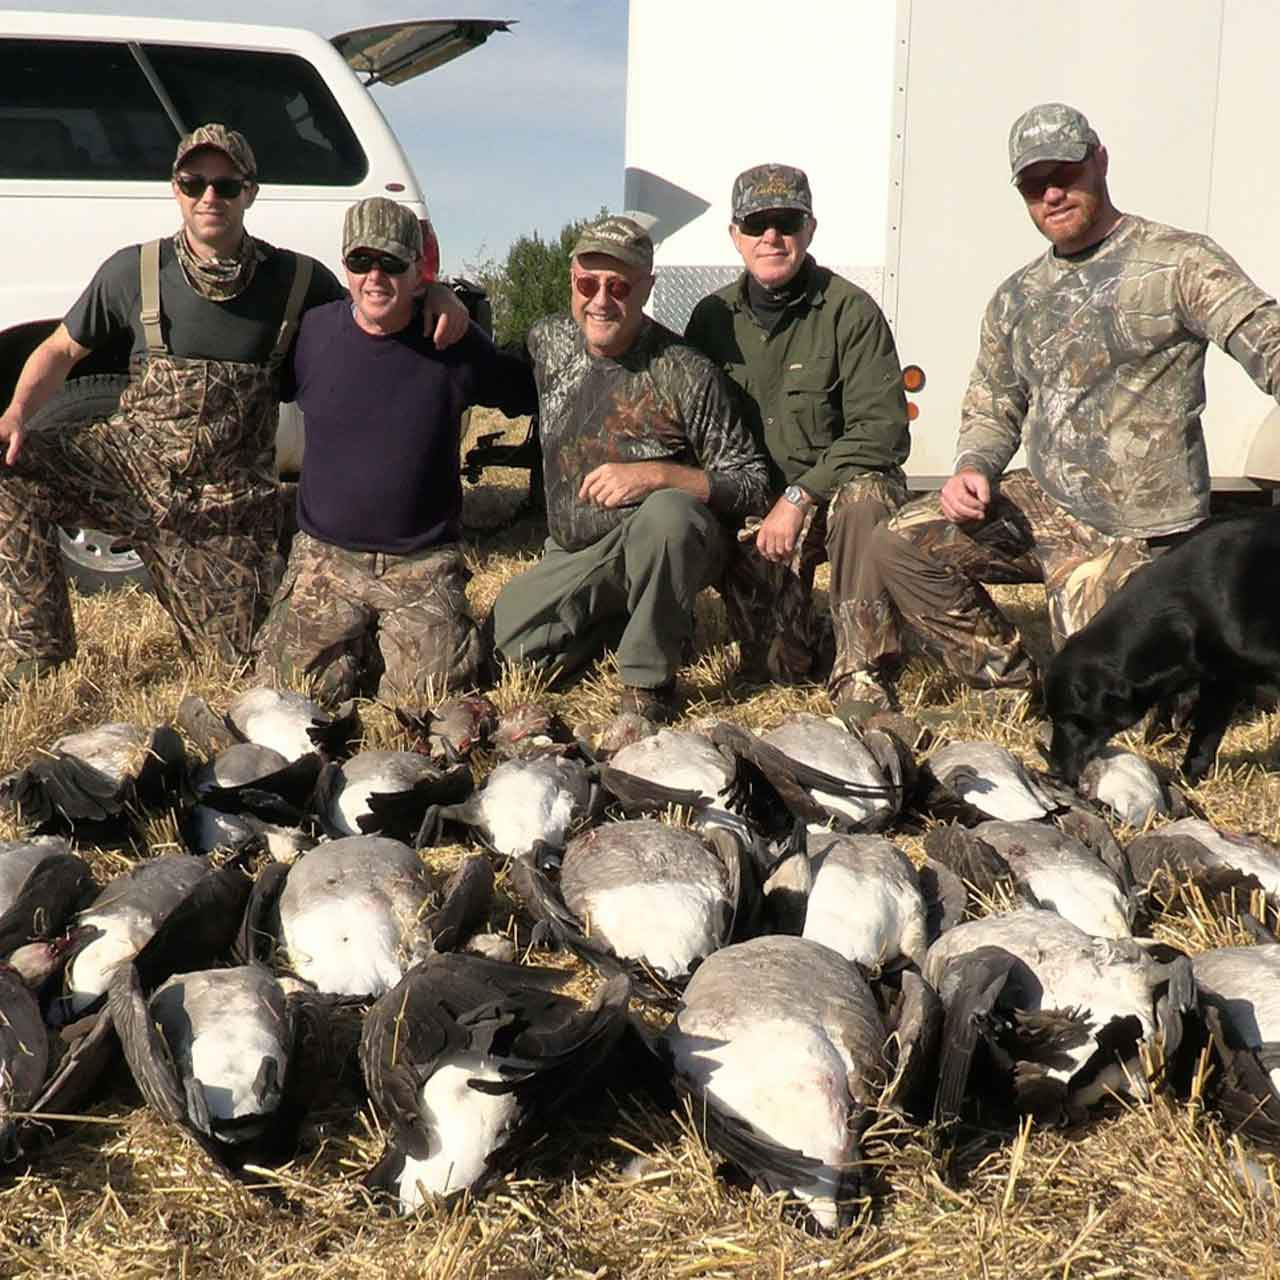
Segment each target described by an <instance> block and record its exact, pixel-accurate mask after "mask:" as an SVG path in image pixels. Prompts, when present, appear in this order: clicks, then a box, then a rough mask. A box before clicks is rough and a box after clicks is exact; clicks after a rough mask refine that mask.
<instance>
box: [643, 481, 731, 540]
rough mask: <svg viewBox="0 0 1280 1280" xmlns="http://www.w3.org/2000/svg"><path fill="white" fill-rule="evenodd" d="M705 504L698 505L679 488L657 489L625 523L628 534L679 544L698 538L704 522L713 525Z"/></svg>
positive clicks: (695, 499)
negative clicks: (691, 538)
mask: <svg viewBox="0 0 1280 1280" xmlns="http://www.w3.org/2000/svg"><path fill="white" fill-rule="evenodd" d="M714 521H715V517H714V516H713V515H712V514H711V511H710V509H709V508H708V507H707V505H706V503H704V502H699V501H698V499H697V498H695V497H694V496H693V495H692V494H688V493H685V492H684V490H683V489H659V490H657V492H655V493H651V494H650V495H649V496H648V497H647V498H646V499H645V500H644V501H643V502H642V503H641V504H640V505H639V506H638V507H637V508H636V511H635V514H634V515H633V516H632V517H631V519H630V521H629V522H628V532H629V533H643V534H644V535H645V536H646V537H650V538H654V539H665V540H666V541H668V542H679V541H682V540H685V539H687V538H689V537H690V536H691V535H700V534H701V532H702V531H703V530H704V529H705V528H706V527H707V525H708V522H712V523H714Z"/></svg>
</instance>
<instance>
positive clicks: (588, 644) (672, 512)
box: [493, 489, 732, 689]
mask: <svg viewBox="0 0 1280 1280" xmlns="http://www.w3.org/2000/svg"><path fill="white" fill-rule="evenodd" d="M731 542H732V535H731V534H730V533H729V531H728V530H727V529H726V528H725V527H724V525H722V524H721V523H720V521H719V520H718V519H717V518H716V516H715V514H714V513H713V512H712V511H711V510H710V509H709V508H708V507H707V506H706V505H705V504H703V503H701V502H699V501H698V500H697V499H696V498H693V497H690V496H689V495H688V494H687V493H683V492H682V491H680V490H679V489H660V490H659V491H658V492H657V493H651V494H650V495H649V496H648V497H647V498H646V499H645V500H644V501H643V502H642V503H641V504H640V505H639V506H638V507H637V508H636V509H635V511H634V512H633V513H632V514H631V515H630V516H628V517H627V518H626V519H625V520H624V521H623V522H622V524H620V525H619V526H618V527H617V528H616V529H613V530H612V531H611V532H609V533H607V534H606V535H605V536H604V537H603V538H601V539H600V540H599V541H598V542H595V543H593V544H592V545H591V546H589V547H584V548H583V549H582V550H581V551H565V550H564V549H563V548H562V547H559V546H557V545H556V543H554V542H552V541H551V539H550V538H548V539H547V543H546V549H545V554H544V555H543V557H542V560H541V561H540V562H539V563H538V564H537V565H535V566H534V567H533V568H532V569H530V570H529V571H528V572H527V573H522V574H521V575H520V576H519V577H517V578H513V579H512V580H511V581H510V582H509V583H507V585H506V586H505V587H503V589H502V591H501V592H500V593H499V595H498V598H497V599H496V600H495V601H494V603H493V640H494V648H495V650H496V653H497V656H498V657H499V658H500V659H504V660H506V661H508V662H520V661H523V662H533V663H539V664H547V665H550V666H553V667H554V668H555V670H556V672H557V674H558V676H560V677H568V676H572V675H574V674H576V673H577V672H579V671H581V670H582V669H583V668H584V667H585V666H587V664H588V663H590V662H592V661H593V660H594V659H596V658H598V657H599V656H600V654H601V653H602V652H603V651H604V650H605V649H608V648H613V649H616V651H617V655H618V668H619V670H620V672H621V674H622V681H623V683H624V684H626V685H629V686H632V687H634V688H640V689H652V688H656V687H657V686H658V685H661V684H665V683H666V682H667V681H668V680H670V679H671V678H672V677H673V676H674V675H675V673H676V669H677V668H678V667H679V666H680V663H681V661H682V660H683V655H684V650H685V646H686V645H687V643H688V642H689V640H690V638H691V637H692V635H693V602H694V600H695V599H696V598H697V595H698V592H699V591H701V590H702V588H703V587H706V586H710V585H711V584H712V583H714V582H717V581H719V579H720V576H721V575H722V574H723V572H724V568H725V565H726V563H727V561H728V558H729V550H730V546H731Z"/></svg>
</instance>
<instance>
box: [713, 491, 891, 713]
mask: <svg viewBox="0 0 1280 1280" xmlns="http://www.w3.org/2000/svg"><path fill="white" fill-rule="evenodd" d="M906 499H907V486H906V480H905V478H904V477H903V475H902V473H901V472H900V471H894V472H888V473H885V474H879V473H877V474H868V475H862V476H856V477H855V478H854V479H852V480H849V481H847V482H846V483H845V484H842V485H841V486H840V488H839V489H837V490H836V492H835V493H834V495H832V498H831V501H830V503H829V504H827V505H825V506H823V505H819V506H816V507H810V508H809V510H808V511H807V513H806V515H805V522H804V525H803V527H802V528H801V530H800V536H799V537H798V538H797V539H796V549H795V551H794V552H792V555H791V559H790V560H789V561H788V562H787V563H786V564H775V563H773V562H772V561H769V560H766V559H765V558H764V557H763V556H762V555H761V554H760V553H759V551H757V550H756V544H755V538H754V536H752V535H754V532H755V530H756V529H757V528H759V525H760V521H759V520H752V521H749V522H748V528H747V530H745V531H744V532H745V533H747V534H748V535H749V536H748V537H747V539H746V540H745V541H742V542H739V544H738V548H737V550H736V551H735V553H734V556H733V559H732V561H731V563H730V565H729V571H728V572H727V573H726V574H725V578H724V582H723V585H722V587H721V594H722V595H723V597H724V604H725V612H726V613H727V614H728V618H729V627H730V631H731V632H732V634H733V635H734V636H735V637H737V639H738V643H739V645H740V646H741V648H742V657H743V668H744V670H745V671H746V672H748V673H750V674H752V675H755V676H761V677H765V678H768V679H770V680H774V681H776V682H778V683H780V684H798V683H802V682H804V681H807V680H813V679H816V678H819V677H820V676H821V674H822V670H821V668H822V661H821V657H820V655H821V651H822V648H823V627H822V619H821V618H820V617H819V615H818V612H817V609H816V608H815V607H814V603H813V575H814V573H815V572H816V570H817V568H818V566H819V565H820V564H821V563H822V561H823V560H824V559H829V560H830V561H831V588H830V592H829V598H830V601H831V624H832V627H833V629H834V632H835V659H834V663H833V665H832V668H831V674H830V684H831V687H832V688H833V689H834V688H835V687H836V686H837V685H838V684H839V683H840V682H841V681H842V680H843V679H844V678H845V677H846V676H848V675H849V674H851V673H852V672H853V671H855V670H858V669H859V668H860V667H866V666H878V665H881V664H888V663H890V662H892V661H894V660H895V659H896V658H897V657H898V652H899V650H898V639H897V627H896V619H895V616H894V613H893V609H892V607H891V605H890V603H889V599H888V597H887V595H886V594H885V592H884V590H883V587H882V586H881V584H880V582H879V579H878V577H877V576H876V571H875V565H874V564H873V563H872V561H871V558H870V557H869V556H868V555H867V554H866V548H867V545H868V540H869V539H870V536H871V531H872V530H873V529H874V528H875V526H876V525H877V524H879V523H880V521H882V520H883V519H884V518H885V517H886V516H888V515H890V514H891V513H892V512H894V511H896V510H897V509H898V508H899V507H900V506H901V505H902V504H903V503H904V502H905V501H906Z"/></svg>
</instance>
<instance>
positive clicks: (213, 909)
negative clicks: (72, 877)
mask: <svg viewBox="0 0 1280 1280" xmlns="http://www.w3.org/2000/svg"><path fill="white" fill-rule="evenodd" d="M248 896H249V880H248V878H247V877H246V876H245V875H244V874H243V873H242V872H241V871H239V870H237V869H235V868H232V867H224V868H221V869H218V870H215V869H214V868H213V867H211V866H210V865H209V864H208V863H207V862H206V861H205V860H204V859H203V858H196V857H192V856H191V855H190V854H186V853H169V854H165V855H163V856H162V857H159V858H152V859H149V860H148V861H146V862H140V863H138V864H137V866H135V867H133V868H132V869H131V870H129V871H128V872H126V873H124V874H123V875H119V876H116V878H115V879H114V880H111V881H110V882H109V883H108V884H107V885H106V886H105V887H104V888H103V890H102V892H101V893H99V894H98V896H97V897H96V898H95V899H94V900H93V901H92V902H91V903H90V904H89V905H88V906H87V907H85V908H84V910H83V911H81V912H80V915H79V917H78V919H77V924H78V925H79V926H80V930H79V931H80V932H82V933H83V934H84V935H86V940H85V941H84V942H83V943H82V944H80V945H78V947H77V949H76V950H75V952H74V953H73V954H72V956H71V958H70V961H69V962H68V964H67V970H66V987H67V991H66V994H65V995H64V996H63V998H62V1001H61V1004H60V1013H61V1014H62V1017H63V1020H64V1021H66V1020H70V1019H71V1018H75V1017H78V1016H80V1015H81V1014H83V1013H86V1012H87V1011H89V1009H90V1008H91V1007H92V1006H94V1005H96V1004H97V1003H98V1002H99V1000H100V998H101V997H102V996H103V995H104V994H105V993H106V990H107V986H108V984H109V983H110V981H111V974H112V973H113V972H114V971H115V969H116V967H117V965H119V964H120V963H121V962H123V961H129V960H136V961H137V962H138V963H139V964H140V965H142V966H143V967H144V971H145V975H146V976H148V977H153V976H156V975H158V978H157V980H158V979H162V978H165V977H168V975H169V973H172V972H173V967H171V966H170V965H169V961H168V959H167V956H166V953H165V951H164V950H163V949H162V944H165V940H166V939H168V940H169V942H168V944H166V945H169V944H171V945H172V946H173V947H175V948H178V949H180V950H181V951H182V952H183V953H190V952H191V950H192V949H193V948H196V947H201V946H203V947H204V948H206V950H207V951H208V952H209V953H211V954H210V957H209V961H207V962H208V963H211V962H212V959H213V958H214V956H215V955H217V954H218V953H220V952H222V951H225V950H227V949H228V948H229V947H230V945H231V943H232V941H233V940H234V938H235V935H236V927H237V925H238V923H239V920H240V917H241V915H242V914H243V912H244V908H245V903H246V901H247V899H248ZM162 926H163V927H164V930H165V932H164V934H163V935H162V936H161V937H159V938H158V937H157V936H156V935H157V934H158V933H160V931H161V928H162ZM144 948H145V949H146V951H147V954H148V957H149V959H148V961H147V962H146V964H145V965H143V961H142V959H141V955H140V953H141V952H143V950H144Z"/></svg>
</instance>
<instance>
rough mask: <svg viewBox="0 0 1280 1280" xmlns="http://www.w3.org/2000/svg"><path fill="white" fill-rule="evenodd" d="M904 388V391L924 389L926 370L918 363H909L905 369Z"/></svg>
mask: <svg viewBox="0 0 1280 1280" xmlns="http://www.w3.org/2000/svg"><path fill="white" fill-rule="evenodd" d="M902 389H903V390H904V391H923V390H924V370H923V369H922V368H921V367H920V366H919V365H918V364H909V365H907V367H906V368H905V369H903V371H902Z"/></svg>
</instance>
